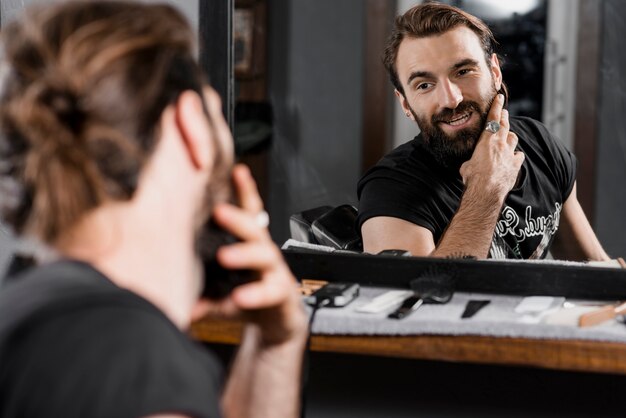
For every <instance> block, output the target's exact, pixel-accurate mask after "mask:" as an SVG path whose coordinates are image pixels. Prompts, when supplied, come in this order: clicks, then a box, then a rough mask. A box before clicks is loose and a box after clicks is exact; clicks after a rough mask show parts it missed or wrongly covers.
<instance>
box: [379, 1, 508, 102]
mask: <svg viewBox="0 0 626 418" xmlns="http://www.w3.org/2000/svg"><path fill="white" fill-rule="evenodd" d="M459 26H466V27H467V28H469V29H471V30H472V31H473V32H474V33H475V34H476V36H477V37H478V39H479V41H480V43H481V45H482V47H483V50H484V52H485V59H486V61H487V63H488V64H489V61H490V59H491V55H492V54H493V53H494V45H495V44H496V41H495V39H494V37H493V33H492V32H491V30H490V29H489V27H488V26H487V25H486V24H485V23H484V22H483V21H482V20H480V19H479V18H477V17H476V16H473V15H471V14H469V13H467V12H465V11H463V10H461V9H459V8H456V7H453V6H449V5H447V4H442V3H435V2H432V3H431V2H428V3H423V4H418V5H417V6H414V7H412V8H411V9H409V10H408V11H407V12H406V13H404V14H402V15H400V16H398V17H397V18H396V20H395V24H394V28H393V31H392V33H391V35H390V36H389V39H388V40H387V45H386V47H385V51H384V54H383V64H384V65H385V68H386V69H387V72H388V73H389V77H390V79H391V82H392V84H393V86H394V87H395V88H396V90H398V91H399V92H400V93H403V94H404V89H403V88H402V83H400V80H399V78H398V71H397V69H396V61H397V58H398V49H399V48H400V44H401V43H402V41H403V40H404V39H405V38H426V37H430V36H437V35H441V34H443V33H445V32H448V31H449V30H452V29H455V28H457V27H459Z"/></svg>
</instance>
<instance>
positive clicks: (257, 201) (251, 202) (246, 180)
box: [233, 164, 263, 214]
mask: <svg viewBox="0 0 626 418" xmlns="http://www.w3.org/2000/svg"><path fill="white" fill-rule="evenodd" d="M233 182H234V183H235V188H236V189H237V197H238V198H239V204H240V206H241V208H242V209H244V210H246V211H248V212H250V213H253V214H257V213H261V212H262V211H263V201H262V200H261V196H259V191H258V189H257V186H256V182H255V181H254V178H253V177H252V174H251V173H250V169H249V168H248V167H247V166H245V165H243V164H237V165H236V166H235V167H234V168H233Z"/></svg>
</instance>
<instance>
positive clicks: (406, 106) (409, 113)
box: [393, 89, 415, 120]
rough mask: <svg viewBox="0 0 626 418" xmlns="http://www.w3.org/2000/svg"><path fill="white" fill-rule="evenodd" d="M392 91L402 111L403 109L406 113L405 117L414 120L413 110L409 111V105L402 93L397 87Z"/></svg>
mask: <svg viewBox="0 0 626 418" xmlns="http://www.w3.org/2000/svg"><path fill="white" fill-rule="evenodd" d="M393 92H394V94H395V95H396V97H397V98H398V101H399V102H400V106H402V111H404V114H405V115H406V117H407V118H409V119H411V120H415V118H413V112H412V111H411V106H409V102H408V101H407V100H406V97H405V96H404V94H402V93H400V92H399V91H398V89H394V91H393Z"/></svg>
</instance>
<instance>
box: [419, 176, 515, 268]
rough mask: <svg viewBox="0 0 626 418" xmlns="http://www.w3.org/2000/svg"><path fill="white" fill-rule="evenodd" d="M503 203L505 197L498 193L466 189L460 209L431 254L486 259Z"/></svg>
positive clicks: (434, 255)
mask: <svg viewBox="0 0 626 418" xmlns="http://www.w3.org/2000/svg"><path fill="white" fill-rule="evenodd" d="M503 203H504V197H503V196H499V194H497V193H487V192H485V190H477V189H475V188H474V189H469V188H468V189H466V190H465V192H464V193H463V197H462V198H461V203H460V205H459V209H458V210H457V212H456V214H455V215H454V217H453V218H452V221H451V222H450V225H448V228H447V229H446V231H445V233H444V234H443V237H442V238H441V240H440V241H439V243H438V245H437V248H435V250H434V251H433V252H432V254H431V256H433V257H447V256H450V255H470V256H474V257H476V258H486V257H487V254H488V253H489V248H490V246H491V242H492V240H493V232H494V230H495V226H496V222H497V221H498V218H499V216H500V212H501V210H502V205H503Z"/></svg>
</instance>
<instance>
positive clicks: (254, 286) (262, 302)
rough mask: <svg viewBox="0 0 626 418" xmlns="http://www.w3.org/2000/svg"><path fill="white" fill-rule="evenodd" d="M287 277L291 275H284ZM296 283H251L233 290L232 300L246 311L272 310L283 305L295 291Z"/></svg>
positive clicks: (285, 281)
mask: <svg viewBox="0 0 626 418" xmlns="http://www.w3.org/2000/svg"><path fill="white" fill-rule="evenodd" d="M281 274H282V275H284V276H285V277H289V276H290V275H289V274H288V273H287V272H284V273H282V272H281ZM295 287H296V282H295V280H293V281H287V280H268V281H259V282H251V283H247V284H245V285H242V286H238V287H237V288H235V290H233V294H232V299H233V301H234V302H235V304H236V305H237V306H238V307H239V308H241V309H244V310H250V309H264V308H271V307H273V306H277V305H279V304H281V303H283V301H284V300H286V299H287V297H288V295H289V292H293V291H295V290H294V289H295Z"/></svg>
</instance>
